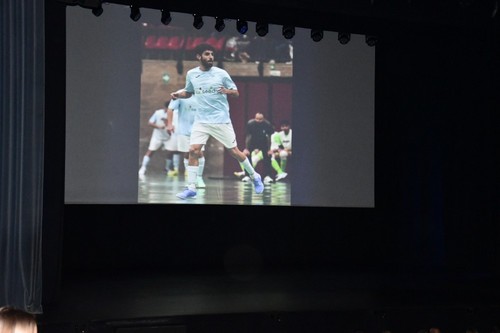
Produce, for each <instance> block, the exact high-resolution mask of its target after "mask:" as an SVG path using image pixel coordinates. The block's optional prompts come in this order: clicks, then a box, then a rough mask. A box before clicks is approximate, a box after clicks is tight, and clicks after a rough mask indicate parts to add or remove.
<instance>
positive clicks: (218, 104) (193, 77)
mask: <svg viewBox="0 0 500 333" xmlns="http://www.w3.org/2000/svg"><path fill="white" fill-rule="evenodd" d="M221 87H224V88H226V89H232V90H236V89H237V87H236V84H234V82H233V80H232V79H231V77H230V76H229V74H228V73H227V72H226V71H225V70H223V69H222V68H218V67H211V68H210V69H209V70H208V71H202V70H201V69H200V68H199V67H196V68H193V69H190V70H189V71H188V72H187V75H186V87H185V90H186V91H187V92H189V93H192V94H194V95H195V96H196V98H197V102H198V106H199V108H198V112H197V113H196V119H195V120H196V121H197V122H200V123H205V124H228V123H230V122H231V119H230V116H229V103H228V101H227V95H226V94H221V93H219V92H218V90H219V89H220V88H221Z"/></svg>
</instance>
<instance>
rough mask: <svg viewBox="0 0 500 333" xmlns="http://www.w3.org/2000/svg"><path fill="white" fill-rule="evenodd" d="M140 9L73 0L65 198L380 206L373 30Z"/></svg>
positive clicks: (69, 12) (99, 201) (68, 59)
mask: <svg viewBox="0 0 500 333" xmlns="http://www.w3.org/2000/svg"><path fill="white" fill-rule="evenodd" d="M140 13H141V16H140V17H139V19H138V20H131V17H130V15H131V9H130V7H129V6H123V5H116V4H106V3H104V4H103V13H102V15H100V16H99V17H96V16H95V15H93V14H92V12H91V11H90V10H87V9H85V8H81V7H79V6H67V7H66V14H67V15H66V32H67V36H66V68H65V70H66V151H65V159H66V163H65V184H64V185H65V203H66V204H168V205H186V204H192V205H203V204H210V205H232V206H234V205H243V206H263V205H265V206H294V207H295V206H307V207H374V205H375V195H374V182H375V181H374V180H375V172H374V170H375V166H374V163H375V157H374V156H375V125H374V124H375V48H374V47H370V46H369V45H367V43H366V42H365V38H364V36H362V35H356V34H351V35H349V40H347V41H345V42H343V43H340V42H339V40H338V37H339V35H338V33H337V32H333V31H324V34H323V38H322V39H321V40H319V41H318V40H315V39H313V35H312V34H311V32H312V31H311V30H310V29H307V28H301V27H295V29H294V30H287V29H285V27H284V26H280V25H274V24H269V25H268V27H267V29H266V27H265V26H262V25H257V24H256V23H255V22H247V23H246V24H247V26H245V24H244V23H245V22H241V21H238V20H235V19H224V20H223V21H222V22H221V20H216V18H214V17H194V16H193V15H191V14H186V13H177V12H172V13H171V17H170V20H164V21H165V22H167V23H168V24H163V23H162V22H161V19H162V16H161V11H160V10H155V9H147V8H141V9H140ZM202 22H203V24H202ZM221 23H224V24H225V27H224V28H223V29H222V26H221ZM195 26H196V27H195ZM257 31H259V33H257ZM287 34H288V35H287ZM200 45H204V47H203V50H199V49H198V47H199V46H200ZM173 93H174V94H173ZM172 94H173V95H172ZM292 133H293V144H292ZM189 151H191V152H192V154H189V153H188V152H189ZM257 174H258V175H259V176H260V177H259V176H257Z"/></svg>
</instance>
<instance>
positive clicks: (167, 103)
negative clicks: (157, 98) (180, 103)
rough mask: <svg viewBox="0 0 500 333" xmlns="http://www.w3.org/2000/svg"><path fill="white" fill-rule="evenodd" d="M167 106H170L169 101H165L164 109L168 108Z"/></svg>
mask: <svg viewBox="0 0 500 333" xmlns="http://www.w3.org/2000/svg"><path fill="white" fill-rule="evenodd" d="M169 104H170V100H168V101H166V102H165V104H164V105H165V107H166V108H168V105H169Z"/></svg>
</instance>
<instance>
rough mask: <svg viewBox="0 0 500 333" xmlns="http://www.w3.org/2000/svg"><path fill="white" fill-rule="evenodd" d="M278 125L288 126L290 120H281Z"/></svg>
mask: <svg viewBox="0 0 500 333" xmlns="http://www.w3.org/2000/svg"><path fill="white" fill-rule="evenodd" d="M280 125H281V126H290V122H289V121H288V120H282V121H281V123H280Z"/></svg>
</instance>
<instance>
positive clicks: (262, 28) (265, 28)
mask: <svg viewBox="0 0 500 333" xmlns="http://www.w3.org/2000/svg"><path fill="white" fill-rule="evenodd" d="M255 32H257V35H259V36H260V37H264V36H265V35H267V33H268V32H269V24H267V23H265V22H257V23H256V24H255Z"/></svg>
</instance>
